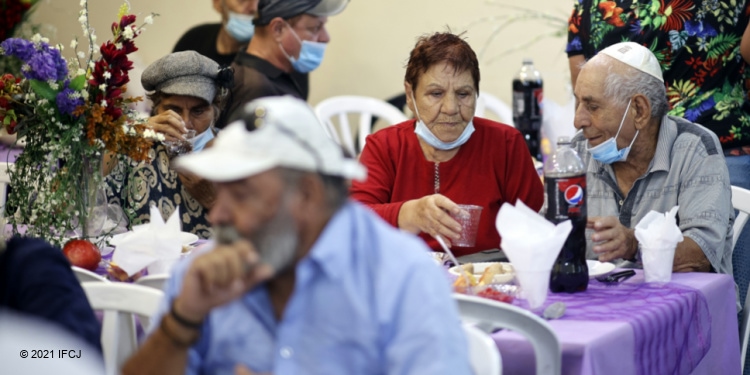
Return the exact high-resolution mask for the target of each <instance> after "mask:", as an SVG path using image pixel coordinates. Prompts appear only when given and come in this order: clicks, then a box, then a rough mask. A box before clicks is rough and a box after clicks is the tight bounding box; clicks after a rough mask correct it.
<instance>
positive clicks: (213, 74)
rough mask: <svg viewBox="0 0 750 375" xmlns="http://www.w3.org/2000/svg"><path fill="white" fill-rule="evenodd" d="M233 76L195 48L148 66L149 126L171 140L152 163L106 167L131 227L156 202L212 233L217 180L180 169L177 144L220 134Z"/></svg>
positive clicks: (192, 227) (113, 198) (111, 196)
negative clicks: (210, 213)
mask: <svg viewBox="0 0 750 375" xmlns="http://www.w3.org/2000/svg"><path fill="white" fill-rule="evenodd" d="M231 82H232V72H231V70H228V69H226V68H220V67H219V65H218V64H217V63H216V62H214V61H213V60H211V59H209V58H207V57H205V56H203V55H200V54H198V53H197V52H195V51H183V52H175V53H172V54H169V55H167V56H164V57H162V58H161V59H159V60H157V61H156V62H154V63H153V64H151V65H150V66H148V68H146V70H145V71H144V72H143V75H142V76H141V83H142V84H143V88H144V89H146V91H148V92H149V94H148V98H149V99H150V100H151V102H152V104H153V106H152V108H153V109H152V111H151V117H150V118H149V119H148V123H147V127H149V128H151V129H153V130H154V131H156V132H159V133H161V134H163V135H164V138H165V142H164V143H157V144H155V145H154V147H153V148H152V149H151V151H150V156H151V162H150V163H135V162H133V161H130V160H120V161H119V162H118V163H117V164H116V165H115V166H114V168H113V169H112V170H111V171H105V172H109V174H108V176H107V182H108V200H109V202H110V203H111V204H118V205H119V206H120V207H122V208H123V211H124V213H125V215H126V217H127V219H128V224H129V226H130V227H132V226H133V225H137V224H141V223H145V222H148V221H150V217H149V212H150V206H152V205H156V207H157V208H158V209H159V211H160V212H161V214H162V217H164V218H165V219H166V218H167V217H169V215H171V214H172V212H174V210H176V209H179V212H180V221H181V222H182V230H183V231H186V232H192V233H194V234H196V235H198V236H199V237H201V238H208V237H209V236H210V231H209V229H210V225H209V223H208V220H207V217H208V211H209V209H210V208H211V205H212V204H213V201H214V190H213V187H212V185H211V184H210V183H209V182H207V181H205V180H202V179H200V178H197V177H196V176H192V175H189V174H187V173H182V172H180V173H178V172H176V171H175V170H173V169H172V168H171V165H170V162H171V159H172V157H174V156H175V153H174V147H173V146H174V145H175V144H177V145H178V146H181V147H182V148H183V149H182V151H190V152H200V150H202V149H203V148H204V147H206V144H207V143H208V142H209V141H210V140H211V139H213V138H214V136H215V135H216V130H215V129H214V123H215V122H216V119H217V118H218V117H219V114H220V112H221V109H222V107H223V104H224V99H225V97H226V93H227V92H228V88H229V85H230V84H231ZM193 133H194V135H193ZM170 144H171V145H172V146H170V147H168V146H167V145H170ZM178 148H180V147H178Z"/></svg>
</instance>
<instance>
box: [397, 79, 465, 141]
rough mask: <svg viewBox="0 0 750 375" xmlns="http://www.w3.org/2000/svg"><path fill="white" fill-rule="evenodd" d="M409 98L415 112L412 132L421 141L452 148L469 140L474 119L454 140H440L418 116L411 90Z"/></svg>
mask: <svg viewBox="0 0 750 375" xmlns="http://www.w3.org/2000/svg"><path fill="white" fill-rule="evenodd" d="M411 100H412V102H414V111H415V112H416V113H417V127H416V128H414V132H415V133H417V135H418V136H419V138H422V140H423V141H425V142H427V144H428V145H430V146H432V147H434V148H436V149H438V150H452V149H454V148H456V147H460V146H461V145H463V144H464V143H466V141H468V140H469V137H471V134H472V133H474V119H473V118H472V119H471V120H469V123H468V124H467V125H466V127H465V128H464V131H463V132H462V133H461V135H459V136H458V138H456V140H455V141H452V142H443V141H441V140H440V138H438V137H436V136H435V134H432V131H431V130H430V129H428V128H427V125H425V123H424V121H422V119H421V117H420V116H419V109H418V108H417V101H416V100H414V93H413V92H412V94H411Z"/></svg>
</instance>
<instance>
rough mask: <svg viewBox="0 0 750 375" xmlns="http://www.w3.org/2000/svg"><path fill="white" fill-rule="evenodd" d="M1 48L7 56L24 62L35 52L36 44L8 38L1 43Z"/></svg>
mask: <svg viewBox="0 0 750 375" xmlns="http://www.w3.org/2000/svg"><path fill="white" fill-rule="evenodd" d="M0 47H2V48H3V50H4V51H5V54H6V55H8V56H15V57H17V58H19V59H21V60H22V61H24V62H25V61H27V60H28V59H29V58H30V57H31V56H32V55H33V54H34V52H35V48H34V43H32V42H30V41H28V40H25V39H20V38H8V39H6V40H5V41H3V42H2V43H0Z"/></svg>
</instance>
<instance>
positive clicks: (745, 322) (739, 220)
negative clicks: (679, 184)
mask: <svg viewBox="0 0 750 375" xmlns="http://www.w3.org/2000/svg"><path fill="white" fill-rule="evenodd" d="M732 206H733V207H734V209H735V210H738V211H739V212H738V213H737V217H736V218H735V219H734V226H733V227H732V229H733V230H734V237H732V249H734V251H737V250H738V249H735V245H736V244H737V240H738V239H739V238H740V234H741V233H742V229H743V228H744V227H745V224H747V220H748V214H750V190H747V189H743V188H741V187H737V186H732ZM739 250H740V251H743V250H742V249H739ZM744 251H747V250H744ZM741 266H742V264H736V265H735V267H736V268H735V270H734V274H735V281H736V282H737V283H738V284H739V283H741V282H743V280H740V277H738V276H737V275H742V274H743V273H746V272H743V271H745V270H740V269H739V268H740V267H741ZM744 283H745V284H746V285H748V289H750V284H748V282H747V280H746V279H744ZM740 297H742V296H740ZM740 337H741V338H742V342H741V344H742V345H741V347H740V349H741V353H740V355H741V357H740V358H742V368H743V369H744V368H745V357H746V356H747V347H748V344H750V299H748V298H747V296H745V306H744V307H743V309H742V321H741V322H740Z"/></svg>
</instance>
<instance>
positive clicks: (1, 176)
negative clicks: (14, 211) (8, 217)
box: [0, 162, 15, 217]
mask: <svg viewBox="0 0 750 375" xmlns="http://www.w3.org/2000/svg"><path fill="white" fill-rule="evenodd" d="M14 166H15V164H13V163H8V162H0V217H4V216H5V201H6V199H5V198H6V195H7V194H8V185H10V172H11V171H12V170H13V168H14Z"/></svg>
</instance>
